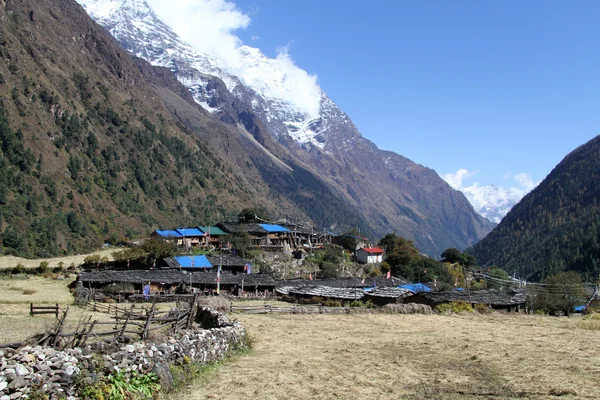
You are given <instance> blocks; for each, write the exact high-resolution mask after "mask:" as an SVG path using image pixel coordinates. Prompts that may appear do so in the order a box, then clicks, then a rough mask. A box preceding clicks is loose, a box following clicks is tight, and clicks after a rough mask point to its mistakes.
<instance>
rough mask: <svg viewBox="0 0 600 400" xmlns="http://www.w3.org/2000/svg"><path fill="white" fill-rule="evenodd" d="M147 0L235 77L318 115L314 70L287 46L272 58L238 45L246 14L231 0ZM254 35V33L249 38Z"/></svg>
mask: <svg viewBox="0 0 600 400" xmlns="http://www.w3.org/2000/svg"><path fill="white" fill-rule="evenodd" d="M148 2H149V4H150V6H151V7H152V9H153V10H154V11H155V12H156V14H157V15H158V16H159V17H160V18H161V19H163V20H164V21H165V22H166V23H167V24H168V25H169V26H170V27H171V28H172V29H173V30H174V31H175V33H177V34H178V35H179V36H180V37H181V38H182V39H183V40H185V41H186V42H188V43H189V44H190V45H191V46H192V47H194V48H195V49H196V50H197V51H199V52H201V53H204V54H208V55H210V56H213V57H214V58H216V59H217V62H218V63H219V67H220V68H222V69H224V70H226V71H228V72H229V73H231V74H233V75H235V76H237V77H239V78H240V79H241V80H242V81H243V82H244V83H245V84H247V85H248V86H251V87H253V88H259V89H260V91H261V92H262V93H263V94H265V96H267V97H272V98H277V99H282V100H284V101H286V102H287V103H290V104H292V105H294V106H296V107H297V108H299V109H300V110H301V111H302V112H304V113H305V114H306V115H307V117H309V118H312V117H315V116H317V115H318V112H319V106H320V89H319V87H318V85H317V77H316V75H310V74H308V73H307V72H306V71H304V70H302V69H301V68H299V67H298V66H296V64H295V63H294V61H293V60H292V58H291V57H290V54H289V49H288V48H287V47H285V48H282V49H278V55H277V57H276V58H274V59H272V58H267V57H265V56H264V55H263V54H262V53H261V52H260V51H258V49H253V48H249V47H247V46H243V43H242V40H241V39H240V38H239V37H238V36H237V35H236V34H235V32H236V31H238V30H240V29H245V28H246V27H248V25H249V24H250V21H251V18H250V16H249V15H248V14H247V13H244V12H243V11H242V10H240V9H239V8H238V7H237V5H236V4H235V3H233V2H231V1H229V0H170V1H164V0H148ZM258 39H260V38H259V37H258V36H253V37H252V39H251V40H252V41H256V40H258ZM248 50H250V53H251V54H249V52H248ZM248 57H250V59H249V58H248ZM256 59H259V60H260V62H258V63H257V62H256ZM249 60H250V61H252V62H251V63H249V62H248V61H249Z"/></svg>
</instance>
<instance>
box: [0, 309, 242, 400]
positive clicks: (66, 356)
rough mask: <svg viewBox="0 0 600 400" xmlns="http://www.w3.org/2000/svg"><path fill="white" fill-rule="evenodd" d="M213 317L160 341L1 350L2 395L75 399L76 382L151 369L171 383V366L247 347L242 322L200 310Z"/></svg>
mask: <svg viewBox="0 0 600 400" xmlns="http://www.w3.org/2000/svg"><path fill="white" fill-rule="evenodd" d="M200 311H201V314H203V315H204V316H205V317H209V318H210V317H212V318H214V322H213V323H212V325H213V326H217V327H215V328H212V329H201V328H195V329H190V330H186V331H181V332H179V333H177V334H175V335H173V336H170V337H168V338H167V339H166V340H165V341H163V342H160V343H151V342H129V341H130V339H129V338H125V337H121V338H114V339H111V340H106V341H98V342H93V343H92V344H91V345H88V346H86V347H85V348H83V349H81V348H74V349H65V350H62V351H58V350H55V349H53V348H50V347H41V346H25V347H22V348H20V349H18V350H12V349H5V350H0V400H15V399H20V398H22V397H23V398H27V397H30V396H29V395H30V394H31V393H32V391H34V390H35V391H39V392H42V393H44V394H46V395H47V396H48V397H49V398H50V399H59V398H60V399H64V398H67V399H68V400H75V399H77V397H76V389H77V388H76V383H77V381H78V379H79V383H82V384H84V385H93V384H95V383H97V382H98V381H100V380H101V379H102V378H104V377H108V376H109V375H111V374H113V375H115V374H119V373H123V374H124V377H125V379H127V378H129V377H130V376H131V375H132V374H133V373H136V372H137V373H147V372H155V373H156V374H157V376H158V378H159V379H160V383H161V386H162V387H163V388H164V389H167V390H168V389H169V388H170V386H171V385H172V382H173V377H172V376H171V373H170V369H169V365H171V364H187V363H199V364H208V363H211V362H214V361H217V360H220V359H222V358H224V357H225V356H226V354H227V352H228V351H229V350H231V349H232V348H241V347H243V346H245V343H246V341H245V335H246V333H245V330H244V327H243V326H242V325H241V324H239V323H237V322H231V321H230V320H229V319H228V318H227V316H225V315H224V314H221V313H218V312H215V311H212V310H208V309H201V310H200Z"/></svg>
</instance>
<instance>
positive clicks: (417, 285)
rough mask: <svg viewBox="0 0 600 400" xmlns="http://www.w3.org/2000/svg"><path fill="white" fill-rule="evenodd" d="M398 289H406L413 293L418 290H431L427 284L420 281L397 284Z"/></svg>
mask: <svg viewBox="0 0 600 400" xmlns="http://www.w3.org/2000/svg"><path fill="white" fill-rule="evenodd" d="M398 287H399V288H400V289H407V290H410V291H411V292H413V293H420V292H431V288H430V287H429V286H427V285H423V284H422V283H408V284H406V285H400V286H398Z"/></svg>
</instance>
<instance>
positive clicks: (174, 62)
mask: <svg viewBox="0 0 600 400" xmlns="http://www.w3.org/2000/svg"><path fill="white" fill-rule="evenodd" d="M79 3H80V4H81V5H82V6H83V7H84V8H85V9H86V11H87V12H88V14H89V15H90V16H91V17H92V18H93V19H94V20H95V21H96V22H98V23H99V24H100V25H102V26H104V27H105V28H106V29H108V30H109V31H110V33H111V34H112V35H113V36H114V37H115V38H116V39H117V40H118V41H119V43H121V45H122V46H123V47H124V48H126V49H127V50H129V51H130V52H131V53H133V54H134V55H136V56H137V57H140V58H143V59H145V60H146V61H149V62H150V63H151V64H152V65H156V66H162V67H167V68H169V69H171V70H172V71H173V72H174V73H175V74H176V76H177V78H178V80H179V81H180V82H181V83H183V84H184V85H185V86H186V87H188V88H189V89H190V90H191V91H192V94H193V96H194V99H195V100H196V102H197V103H198V104H200V105H201V106H202V107H203V108H205V109H206V110H207V111H209V112H211V113H218V112H219V108H218V107H215V106H214V104H213V103H214V100H213V93H211V92H210V91H209V90H207V85H208V84H209V82H210V77H207V76H206V75H209V76H216V77H218V78H220V79H221V80H222V81H223V82H224V83H225V85H226V86H227V89H228V90H229V91H230V92H231V93H232V94H234V95H235V96H237V97H238V98H242V97H244V96H249V98H248V100H249V101H250V102H251V104H252V106H253V108H254V111H255V112H257V114H258V116H259V117H260V118H261V120H262V121H263V122H264V123H265V125H266V126H267V127H268V128H269V130H270V131H271V133H272V134H274V135H276V136H280V135H289V136H291V137H292V138H293V139H294V140H295V141H296V142H298V143H299V144H301V145H307V144H310V145H314V146H316V147H319V148H321V149H323V148H324V147H325V139H326V138H325V137H324V136H323V135H321V133H323V132H324V131H326V130H327V128H328V126H329V125H330V124H331V123H334V122H335V121H334V120H335V119H336V118H342V119H347V117H346V116H345V115H344V114H343V113H341V112H340V110H338V109H337V107H336V106H335V104H334V103H333V102H332V101H331V100H330V99H329V98H328V97H327V95H326V94H325V93H324V92H323V91H322V90H321V89H320V87H319V86H318V85H317V84H316V82H312V85H311V84H309V85H306V84H303V83H306V82H307V80H303V81H302V82H299V81H298V80H297V79H295V77H292V76H289V75H288V74H286V72H285V71H284V69H283V68H282V66H281V62H282V61H281V60H279V59H272V58H269V57H266V56H265V55H264V54H263V53H262V52H261V51H260V50H259V49H256V48H253V47H249V46H240V47H239V48H238V49H237V51H238V56H239V57H237V58H236V63H235V64H234V65H231V62H228V63H224V62H222V61H220V60H217V59H215V58H214V57H211V56H209V55H207V54H202V53H200V52H198V51H196V50H195V49H194V48H192V46H190V45H189V44H187V43H185V42H184V41H183V40H181V38H180V37H179V36H178V35H177V34H176V33H175V32H173V30H172V29H171V28H170V27H169V26H168V25H166V24H165V23H164V22H163V21H162V20H161V19H160V18H159V17H158V16H157V15H156V14H155V13H154V12H153V11H152V9H151V8H150V6H149V5H148V3H147V2H146V1H145V0H79ZM234 73H235V75H234ZM301 74H305V75H306V76H308V74H306V73H305V72H303V71H302V72H301ZM308 82H310V80H308ZM211 104H213V105H212V106H211Z"/></svg>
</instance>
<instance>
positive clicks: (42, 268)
mask: <svg viewBox="0 0 600 400" xmlns="http://www.w3.org/2000/svg"><path fill="white" fill-rule="evenodd" d="M49 265H50V264H49V263H48V261H42V262H40V265H39V266H38V267H37V268H36V269H35V272H36V274H39V275H43V274H47V273H48V272H50V266H49Z"/></svg>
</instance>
